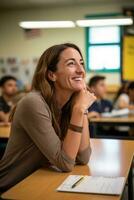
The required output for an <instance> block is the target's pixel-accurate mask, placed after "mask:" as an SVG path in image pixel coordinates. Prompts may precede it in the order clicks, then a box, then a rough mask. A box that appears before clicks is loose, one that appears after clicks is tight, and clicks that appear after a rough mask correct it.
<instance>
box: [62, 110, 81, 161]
mask: <svg viewBox="0 0 134 200" xmlns="http://www.w3.org/2000/svg"><path fill="white" fill-rule="evenodd" d="M83 120H84V111H83V110H82V109H80V108H77V107H74V108H73V111H72V117H71V120H70V123H71V124H73V125H76V126H80V127H83ZM81 137H82V133H80V132H76V131H72V130H70V129H68V131H67V135H66V137H65V139H64V142H63V149H64V151H65V152H66V154H67V155H68V156H69V157H70V158H72V159H75V158H76V155H77V153H78V151H79V147H80V143H81Z"/></svg>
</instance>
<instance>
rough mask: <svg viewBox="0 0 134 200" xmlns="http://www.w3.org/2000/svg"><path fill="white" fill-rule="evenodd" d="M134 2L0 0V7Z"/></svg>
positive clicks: (121, 0) (127, 0)
mask: <svg viewBox="0 0 134 200" xmlns="http://www.w3.org/2000/svg"><path fill="white" fill-rule="evenodd" d="M117 2H118V3H127V4H128V3H134V0H0V8H9V9H12V8H29V7H37V6H38V7H40V6H44V7H46V6H55V5H76V4H79V5H84V4H87V3H92V4H96V3H98V4H100V3H104V4H109V3H117Z"/></svg>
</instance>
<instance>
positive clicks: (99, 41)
mask: <svg viewBox="0 0 134 200" xmlns="http://www.w3.org/2000/svg"><path fill="white" fill-rule="evenodd" d="M120 29H121V28H120V27H119V26H105V27H90V28H87V70H88V71H89V70H90V71H98V72H99V71H101V72H102V71H103V72H110V71H112V72H117V71H119V70H120V65H121V30H120Z"/></svg>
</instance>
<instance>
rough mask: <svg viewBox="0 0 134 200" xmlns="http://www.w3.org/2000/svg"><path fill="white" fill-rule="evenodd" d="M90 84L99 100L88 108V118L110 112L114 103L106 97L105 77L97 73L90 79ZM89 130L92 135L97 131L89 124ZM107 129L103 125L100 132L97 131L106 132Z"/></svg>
mask: <svg viewBox="0 0 134 200" xmlns="http://www.w3.org/2000/svg"><path fill="white" fill-rule="evenodd" d="M88 86H89V88H90V91H91V92H93V93H94V94H95V95H96V97H97V100H96V101H95V102H94V103H93V104H92V106H90V108H89V109H88V111H89V113H88V119H91V118H93V117H100V116H101V113H104V112H110V111H111V110H112V103H111V102H110V101H109V100H107V99H105V96H106V92H107V88H106V82H105V77H104V76H97V75H96V76H93V77H92V78H91V79H90V80H89V84H88ZM89 130H90V135H91V137H93V133H94V131H95V130H94V127H93V125H91V124H89ZM106 131H107V130H105V129H104V128H103V127H99V132H98V131H97V133H98V134H99V133H103V134H105V132H106Z"/></svg>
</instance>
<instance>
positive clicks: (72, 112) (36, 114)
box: [0, 43, 96, 191]
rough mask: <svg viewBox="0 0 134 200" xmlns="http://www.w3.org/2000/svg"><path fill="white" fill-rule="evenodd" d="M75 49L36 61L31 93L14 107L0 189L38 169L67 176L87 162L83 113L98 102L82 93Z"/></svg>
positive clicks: (60, 49) (55, 50)
mask: <svg viewBox="0 0 134 200" xmlns="http://www.w3.org/2000/svg"><path fill="white" fill-rule="evenodd" d="M84 77H85V70H84V64H83V58H82V54H81V52H80V50H79V48H78V47H77V46H76V45H74V44H70V43H66V44H61V45H55V46H52V47H50V48H49V49H47V50H46V51H45V52H44V53H43V54H42V56H41V57H40V59H39V62H38V65H37V68H36V71H35V74H34V77H33V83H32V91H31V92H30V93H29V94H27V95H26V96H25V97H24V98H23V99H22V100H21V101H20V102H19V103H18V105H17V106H16V109H15V110H14V113H13V115H12V127H11V134H10V135H11V136H10V139H9V142H8V145H7V148H6V151H5V154H4V156H3V158H2V160H1V161H0V191H5V190H7V189H8V188H10V187H11V186H13V185H15V184H16V183H17V182H19V181H21V180H22V179H23V178H25V177H26V176H28V175H29V174H31V173H32V172H33V171H35V170H36V169H38V168H40V167H41V166H42V165H47V166H48V165H49V166H51V165H55V166H56V167H58V168H59V169H60V170H61V171H64V172H69V171H71V170H72V169H73V167H74V165H75V164H87V163H88V160H89V157H90V153H91V149H90V141H89V131H88V119H87V115H86V114H85V111H86V110H87V109H88V108H89V107H90V106H91V104H92V103H93V102H94V101H95V100H96V97H95V96H94V95H93V94H91V93H89V91H88V90H87V89H86V85H85V81H84Z"/></svg>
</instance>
